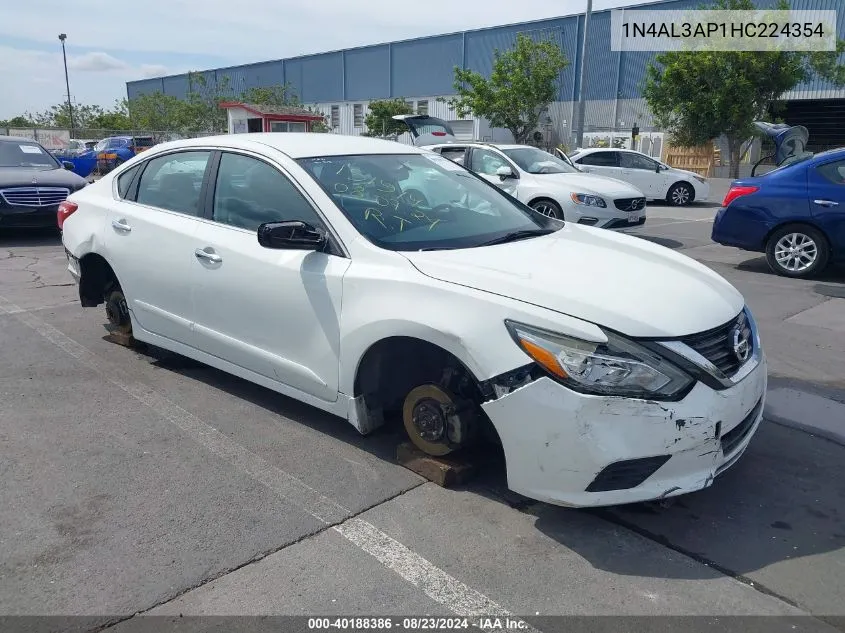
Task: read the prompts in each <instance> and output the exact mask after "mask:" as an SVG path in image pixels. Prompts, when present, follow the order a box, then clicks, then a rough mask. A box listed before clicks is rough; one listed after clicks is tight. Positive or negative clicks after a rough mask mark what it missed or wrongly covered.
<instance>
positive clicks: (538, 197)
mask: <svg viewBox="0 0 845 633" xmlns="http://www.w3.org/2000/svg"><path fill="white" fill-rule="evenodd" d="M540 200H548V201H549V202H554V203H555V204H556V205H557V206H559V207H560V208H561V210H563V205H562V204H561V203H560V200H558V199H557V198H556V197H555V196H552V195H549V194H546V193H538V194H535V195H533V196H531V197H530V198H529V200H528V202H526V203H525V204H527V205H528V206H529V207H530V206H531V205H532V204H534V203H535V202H540Z"/></svg>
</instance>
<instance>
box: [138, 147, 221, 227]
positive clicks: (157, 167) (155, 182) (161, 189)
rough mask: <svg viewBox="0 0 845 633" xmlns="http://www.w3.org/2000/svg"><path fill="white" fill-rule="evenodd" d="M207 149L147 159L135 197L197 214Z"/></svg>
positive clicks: (208, 155) (173, 209) (209, 154)
mask: <svg viewBox="0 0 845 633" xmlns="http://www.w3.org/2000/svg"><path fill="white" fill-rule="evenodd" d="M210 157H211V152H210V151H196V152H177V153H174V154H166V155H165V156H159V157H158V158H153V159H152V160H150V161H148V162H147V166H146V168H145V169H144V172H143V173H142V174H141V180H140V182H139V183H138V194H137V196H136V198H135V200H136V201H137V202H138V203H139V204H145V205H149V206H151V207H158V208H159V209H166V210H168V211H177V212H179V213H185V214H187V215H193V216H199V215H200V191H201V190H202V183H203V179H204V178H205V171H206V167H207V166H208V162H209V159H210Z"/></svg>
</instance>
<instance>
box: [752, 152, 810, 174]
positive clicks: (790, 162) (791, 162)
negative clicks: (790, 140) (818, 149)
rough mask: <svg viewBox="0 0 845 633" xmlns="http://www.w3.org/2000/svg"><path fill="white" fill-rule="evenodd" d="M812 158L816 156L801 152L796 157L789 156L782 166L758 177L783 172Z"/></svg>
mask: <svg viewBox="0 0 845 633" xmlns="http://www.w3.org/2000/svg"><path fill="white" fill-rule="evenodd" d="M814 156H816V154H814V153H813V152H802V153H801V154H798V155H797V156H790V157H789V158H787V159H786V160H785V161H784V162H783V163H782V164H780V165H778V166H777V167H775V168H774V169H770V170H769V171H767V172H765V173H762V174H760V176H768V175H769V174H774V173H776V172H780V171H783V170H784V169H786V168H787V167H794V166H795V165H797V164H798V163H803V162H805V161H808V160H810V159H811V158H813V157H814Z"/></svg>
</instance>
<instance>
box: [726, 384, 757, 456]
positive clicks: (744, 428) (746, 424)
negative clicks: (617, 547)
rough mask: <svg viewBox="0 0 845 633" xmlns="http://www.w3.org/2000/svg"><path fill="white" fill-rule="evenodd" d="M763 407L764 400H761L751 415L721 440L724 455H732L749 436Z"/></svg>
mask: <svg viewBox="0 0 845 633" xmlns="http://www.w3.org/2000/svg"><path fill="white" fill-rule="evenodd" d="M762 407H763V399H762V398H760V401H759V402H758V403H757V405H756V406H755V407H754V409H752V411H751V413H749V414H748V415H747V416H745V418H744V419H743V420H742V422H740V423H739V424H737V425H736V426H735V427H734V428H732V429H731V430H730V431H728V432H727V433H725V434H724V435H723V436H722V437H721V438H720V441H721V443H722V453H723V454H724V455H730V454H731V453H733V451H734V449H735V448H736V447H737V446H739V444H740V443H741V442H742V440H744V439H745V438H746V437H747V436H748V433H749V432H750V431H751V429H752V427H753V426H754V422H756V421H757V416H758V415H760V409H761V408H762Z"/></svg>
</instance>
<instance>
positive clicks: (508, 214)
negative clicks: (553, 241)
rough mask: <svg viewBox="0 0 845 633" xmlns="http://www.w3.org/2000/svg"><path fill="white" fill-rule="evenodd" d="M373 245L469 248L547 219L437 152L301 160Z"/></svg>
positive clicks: (538, 227) (535, 227)
mask: <svg viewBox="0 0 845 633" xmlns="http://www.w3.org/2000/svg"><path fill="white" fill-rule="evenodd" d="M298 162H299V163H300V164H301V165H302V166H303V167H304V168H305V169H306V170H307V171H308V172H309V173H310V174H311V175H312V176H313V177H314V179H315V180H316V181H317V182H318V183H319V184H320V185H321V186H322V188H323V189H324V190H325V191H326V192H327V193H328V194H329V195H330V196H331V197H332V198H333V199H334V201H335V204H337V206H338V208H339V209H340V210H341V211H342V212H343V214H344V215H345V216H346V217H347V218H348V219H349V221H350V222H352V224H353V225H354V226H355V228H357V229H358V231H360V232H361V234H362V235H364V237H366V238H367V239H368V240H370V241H371V242H373V243H374V244H376V245H378V246H380V247H382V248H386V249H389V250H394V251H410V250H423V249H449V248H470V247H475V246H481V245H482V244H484V243H485V242H489V241H491V240H496V239H499V238H503V237H504V236H506V235H508V234H511V233H514V232H517V231H537V232H538V233H539V232H548V231H549V229H548V226H549V221H548V219H547V218H545V217H544V216H542V215H540V214H537V213H535V212H533V211H532V210H531V209H529V208H528V207H526V206H524V205H523V204H522V203H520V202H517V201H516V200H515V199H514V198H511V197H510V196H508V195H507V194H505V193H504V192H503V191H501V190H500V189H497V188H496V187H494V186H493V185H490V184H488V183H487V182H486V181H484V180H482V179H481V178H479V177H477V176H475V175H474V174H472V173H471V172H469V171H467V170H466V169H464V168H463V167H460V166H459V165H456V164H455V163H453V162H451V161H450V160H448V159H446V158H443V157H442V156H439V155H437V154H434V153H432V154H398V155H397V154H367V155H358V156H323V157H319V158H304V159H300V160H299V161H298Z"/></svg>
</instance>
